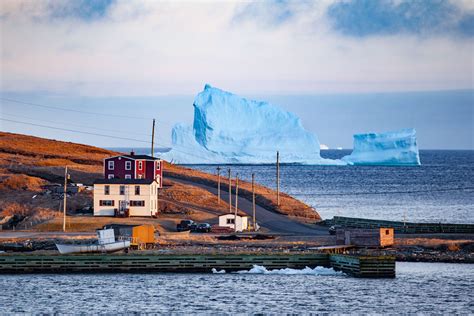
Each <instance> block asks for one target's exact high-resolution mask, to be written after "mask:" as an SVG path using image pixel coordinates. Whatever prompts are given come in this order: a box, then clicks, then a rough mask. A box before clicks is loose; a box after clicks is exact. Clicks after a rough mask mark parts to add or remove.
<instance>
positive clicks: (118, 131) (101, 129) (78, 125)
mask: <svg viewBox="0 0 474 316" xmlns="http://www.w3.org/2000/svg"><path fill="white" fill-rule="evenodd" d="M2 115H6V116H11V117H17V118H22V119H27V120H32V121H37V122H46V123H54V124H59V125H71V126H77V127H84V128H88V129H95V130H98V131H105V132H116V133H127V134H134V135H142V136H148V137H151V134H145V133H137V132H129V131H123V130H116V129H105V128H98V127H92V126H86V125H81V124H74V123H69V122H68V123H61V122H56V121H49V120H38V119H35V118H31V117H27V116H21V115H14V114H9V113H2Z"/></svg>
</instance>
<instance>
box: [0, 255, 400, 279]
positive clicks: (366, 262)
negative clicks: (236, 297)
mask: <svg viewBox="0 0 474 316" xmlns="http://www.w3.org/2000/svg"><path fill="white" fill-rule="evenodd" d="M254 265H260V266H264V267H266V268H267V269H269V270H271V269H284V268H292V269H303V268H305V267H310V268H315V267H317V266H323V267H328V268H329V267H332V268H334V269H335V270H339V271H343V272H345V273H347V274H349V275H351V276H355V277H364V278H365V277H371V278H393V277H395V258H394V257H386V256H385V257H354V256H347V255H335V254H328V253H308V254H237V255H232V254H205V255H189V254H186V255H169V254H166V255H161V254H160V255H149V254H112V255H110V254H109V255H107V254H96V255H91V254H89V255H43V254H2V255H0V274H19V273H98V272H102V273H152V272H179V273H189V272H194V273H198V272H199V273H210V272H212V269H216V270H225V271H226V272H235V271H240V270H249V269H251V268H252V267H253V266H254Z"/></svg>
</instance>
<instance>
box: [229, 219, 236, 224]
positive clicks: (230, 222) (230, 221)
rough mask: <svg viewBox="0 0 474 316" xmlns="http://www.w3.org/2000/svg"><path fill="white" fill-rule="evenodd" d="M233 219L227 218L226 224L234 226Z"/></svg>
mask: <svg viewBox="0 0 474 316" xmlns="http://www.w3.org/2000/svg"><path fill="white" fill-rule="evenodd" d="M234 223H235V222H234V219H233V218H228V219H227V224H234Z"/></svg>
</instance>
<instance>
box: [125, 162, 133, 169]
mask: <svg viewBox="0 0 474 316" xmlns="http://www.w3.org/2000/svg"><path fill="white" fill-rule="evenodd" d="M125 170H132V162H131V161H125Z"/></svg>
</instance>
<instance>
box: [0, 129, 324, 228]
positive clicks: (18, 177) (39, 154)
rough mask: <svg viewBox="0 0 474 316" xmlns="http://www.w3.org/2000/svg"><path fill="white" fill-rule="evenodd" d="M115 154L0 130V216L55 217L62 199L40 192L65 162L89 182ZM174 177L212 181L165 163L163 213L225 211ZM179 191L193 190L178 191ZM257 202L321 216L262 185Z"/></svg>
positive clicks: (88, 197)
mask: <svg viewBox="0 0 474 316" xmlns="http://www.w3.org/2000/svg"><path fill="white" fill-rule="evenodd" d="M115 154H117V152H113V151H110V150H106V149H102V148H98V147H94V146H88V145H82V144H76V143H70V142H63V141H57V140H51V139H44V138H40V137H34V136H27V135H21V134H13V133H6V132H0V217H2V216H5V215H12V214H22V215H28V216H39V217H42V218H43V219H44V218H45V217H54V216H58V215H60V212H59V210H60V206H61V199H60V198H58V197H57V196H53V195H51V194H44V192H45V191H44V186H45V185H47V184H54V183H59V184H60V183H62V182H63V181H64V167H65V166H66V165H67V166H68V170H69V173H70V174H71V181H72V182H75V183H83V184H86V185H91V184H92V183H93V182H94V180H95V179H98V178H102V172H103V159H104V158H106V157H108V156H112V155H115ZM176 179H184V180H188V181H191V182H193V183H202V184H206V185H209V186H216V185H217V177H216V176H214V175H211V174H207V173H204V172H201V171H197V170H192V169H189V168H185V167H182V166H176V165H171V164H169V163H165V165H164V183H165V185H166V188H165V189H163V190H162V191H161V193H160V194H162V196H163V198H164V199H165V200H167V201H168V202H166V203H162V205H161V206H162V207H163V208H164V209H163V210H164V211H175V210H176V209H179V210H181V211H183V210H186V209H195V210H200V211H202V210H203V208H205V209H207V210H208V211H209V212H211V213H213V212H214V213H215V212H219V211H220V212H223V213H225V212H227V209H228V205H226V204H225V203H223V204H221V206H220V207H218V208H217V207H216V206H215V205H216V204H217V203H216V201H215V200H216V197H215V196H214V195H212V194H211V193H209V192H207V191H206V190H203V189H199V188H197V187H193V186H183V185H182V184H178V183H176V181H175V180H176ZM226 185H227V184H226V181H223V183H222V188H223V190H227V186H226ZM183 190H184V191H186V192H190V193H191V192H192V194H182V192H183ZM239 193H240V194H241V195H242V196H245V197H248V198H249V199H250V198H251V184H250V183H248V182H244V181H242V182H241V183H239ZM256 200H257V204H259V205H261V206H263V207H265V208H267V209H270V210H273V211H275V212H278V213H281V214H285V215H290V216H294V217H297V218H300V219H303V220H308V221H313V222H314V221H318V220H320V217H319V215H318V213H317V212H316V211H315V210H314V209H313V208H311V207H310V206H308V205H306V204H304V203H303V202H301V201H299V200H297V199H294V198H293V197H291V196H289V195H286V194H284V193H283V194H281V204H280V206H278V205H277V203H276V194H275V192H274V191H273V190H271V189H269V188H266V187H264V186H260V185H257V186H256ZM203 201H205V202H203ZM91 205H92V193H91V192H90V191H86V192H82V193H80V194H76V195H74V196H72V197H70V198H69V200H68V206H69V207H68V209H69V210H71V211H74V210H76V209H81V208H83V207H88V206H89V207H90V206H91ZM193 205H194V207H193ZM184 213H186V212H184ZM32 214H33V215H32ZM38 214H39V215H38ZM39 220H41V218H40V219H39Z"/></svg>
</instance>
